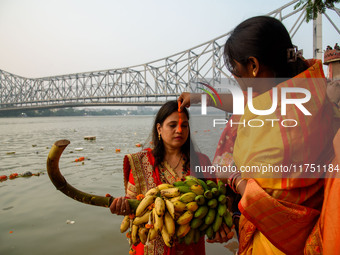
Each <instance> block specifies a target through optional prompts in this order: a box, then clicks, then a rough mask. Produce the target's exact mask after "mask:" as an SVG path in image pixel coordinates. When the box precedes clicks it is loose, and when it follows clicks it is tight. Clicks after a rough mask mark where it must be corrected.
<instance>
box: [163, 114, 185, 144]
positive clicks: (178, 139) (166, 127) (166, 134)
mask: <svg viewBox="0 0 340 255" xmlns="http://www.w3.org/2000/svg"><path fill="white" fill-rule="evenodd" d="M179 117H181V122H182V123H181V125H179V124H180V123H179V119H180V118H179ZM157 131H158V134H161V139H162V140H163V143H164V146H165V148H171V149H178V148H181V147H182V145H183V144H184V143H185V142H186V140H187V139H188V136H189V121H188V118H187V116H186V115H185V113H184V112H181V113H178V112H173V113H172V114H171V115H169V116H168V117H167V118H166V119H165V120H164V122H163V124H162V125H161V124H159V123H157Z"/></svg>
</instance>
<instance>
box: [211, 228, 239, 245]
mask: <svg viewBox="0 0 340 255" xmlns="http://www.w3.org/2000/svg"><path fill="white" fill-rule="evenodd" d="M233 236H234V232H232V231H231V230H230V229H229V228H228V226H227V225H226V224H225V223H222V226H221V227H220V229H219V231H218V232H216V233H215V238H214V239H207V242H208V243H226V242H228V241H229V240H230V239H231V238H233Z"/></svg>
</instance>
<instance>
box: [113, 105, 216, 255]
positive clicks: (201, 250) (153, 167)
mask: <svg viewBox="0 0 340 255" xmlns="http://www.w3.org/2000/svg"><path fill="white" fill-rule="evenodd" d="M152 142H153V143H152V144H153V148H147V149H144V150H142V151H140V152H138V153H134V154H128V155H126V156H125V158H124V167H123V170H124V186H125V193H126V198H136V197H137V195H138V194H143V195H144V194H145V193H146V192H147V191H148V190H150V189H152V188H154V187H156V186H157V185H159V184H162V183H168V184H173V183H174V182H176V181H179V180H183V179H184V177H185V176H186V175H190V168H191V167H193V165H198V164H201V165H206V166H208V165H211V162H210V160H209V158H208V157H207V156H205V155H203V154H201V153H198V152H197V153H191V154H190V147H191V148H193V143H192V141H191V138H190V130H189V113H188V111H187V110H183V111H182V112H181V113H179V112H178V104H177V102H176V101H169V102H167V103H165V104H164V105H163V106H162V107H161V108H160V110H159V111H158V113H157V115H156V118H155V121H154V126H153V130H152ZM190 156H191V157H190ZM110 210H111V212H112V213H116V214H120V215H127V214H129V213H130V211H129V208H128V203H127V202H126V199H125V198H118V199H115V200H114V202H113V203H112V205H111V206H110ZM133 249H134V250H135V251H136V254H137V255H141V254H149V255H154V254H155V255H158V254H160V255H161V254H164V255H165V254H167V255H175V254H188V255H194V254H205V241H204V237H201V239H200V241H199V242H198V243H197V244H191V245H186V244H179V243H175V245H174V246H173V247H171V248H169V247H167V246H166V245H165V244H164V242H163V239H162V238H161V235H158V237H157V238H156V239H155V240H153V241H151V242H149V244H148V245H143V244H141V243H140V244H138V245H137V246H133Z"/></svg>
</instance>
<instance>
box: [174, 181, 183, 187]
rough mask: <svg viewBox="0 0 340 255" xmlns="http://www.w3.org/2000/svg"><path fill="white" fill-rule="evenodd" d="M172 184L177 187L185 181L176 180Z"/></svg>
mask: <svg viewBox="0 0 340 255" xmlns="http://www.w3.org/2000/svg"><path fill="white" fill-rule="evenodd" d="M172 185H174V186H175V187H179V186H183V185H185V183H184V182H183V181H177V182H174V183H173V184H172Z"/></svg>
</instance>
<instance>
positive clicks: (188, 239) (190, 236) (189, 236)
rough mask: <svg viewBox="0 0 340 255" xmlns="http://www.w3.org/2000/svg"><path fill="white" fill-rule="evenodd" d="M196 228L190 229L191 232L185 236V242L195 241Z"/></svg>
mask: <svg viewBox="0 0 340 255" xmlns="http://www.w3.org/2000/svg"><path fill="white" fill-rule="evenodd" d="M194 236H195V230H194V229H190V231H189V233H188V234H187V235H186V236H185V237H184V243H185V244H186V245H190V244H191V243H192V242H193V241H194Z"/></svg>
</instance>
